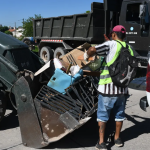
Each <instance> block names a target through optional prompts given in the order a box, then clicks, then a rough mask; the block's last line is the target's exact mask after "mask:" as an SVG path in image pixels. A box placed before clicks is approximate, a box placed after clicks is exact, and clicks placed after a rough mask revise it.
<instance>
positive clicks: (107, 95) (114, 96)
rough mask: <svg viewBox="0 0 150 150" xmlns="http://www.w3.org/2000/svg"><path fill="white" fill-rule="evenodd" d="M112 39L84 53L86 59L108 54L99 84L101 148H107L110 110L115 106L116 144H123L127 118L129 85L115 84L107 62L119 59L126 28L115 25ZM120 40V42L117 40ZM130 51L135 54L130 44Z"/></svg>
mask: <svg viewBox="0 0 150 150" xmlns="http://www.w3.org/2000/svg"><path fill="white" fill-rule="evenodd" d="M110 36H111V37H112V41H110V40H107V41H106V42H104V43H103V44H100V45H97V46H95V47H90V48H89V50H88V51H87V52H86V53H85V54H84V59H85V60H86V59H87V58H88V57H90V56H92V55H94V54H95V53H97V55H106V59H105V62H104V63H103V65H102V70H101V75H100V81H99V86H98V91H99V93H100V94H99V98H98V110H97V121H98V125H99V137H100V140H99V142H98V143H97V144H96V148H97V149H99V150H107V147H106V144H105V142H104V133H105V127H106V123H107V121H108V120H109V116H110V111H111V109H112V108H114V114H115V121H116V132H115V136H114V142H115V145H116V146H119V147H120V146H122V145H123V142H122V141H121V139H120V131H121V128H122V124H123V120H124V119H125V112H124V110H125V103H126V96H125V95H128V87H126V88H121V87H117V86H115V85H114V84H113V82H112V79H111V77H110V75H109V71H108V66H107V64H108V63H109V64H110V63H111V64H112V63H113V62H114V61H115V60H116V59H117V56H118V55H117V54H118V53H120V50H121V48H122V46H121V44H122V45H123V46H124V47H126V43H125V42H123V39H124V38H125V36H126V29H125V28H124V27H123V26H121V25H118V26H115V27H114V28H113V30H112V32H111V34H110ZM117 41H119V42H120V43H121V44H120V43H119V42H117ZM129 51H130V53H131V55H133V51H132V49H131V48H130V46H129Z"/></svg>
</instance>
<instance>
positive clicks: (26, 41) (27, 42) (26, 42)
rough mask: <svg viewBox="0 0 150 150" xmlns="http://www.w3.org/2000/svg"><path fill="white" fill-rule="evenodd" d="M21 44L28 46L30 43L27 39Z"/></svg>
mask: <svg viewBox="0 0 150 150" xmlns="http://www.w3.org/2000/svg"><path fill="white" fill-rule="evenodd" d="M23 42H24V43H25V44H27V45H28V46H29V45H30V44H31V42H30V40H29V39H25V40H24V41H23Z"/></svg>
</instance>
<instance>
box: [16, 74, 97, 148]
mask: <svg viewBox="0 0 150 150" xmlns="http://www.w3.org/2000/svg"><path fill="white" fill-rule="evenodd" d="M95 83H98V81H97V80H96V81H95V78H92V77H90V78H88V77H86V78H83V79H81V80H80V81H78V82H76V83H74V84H73V85H71V86H70V87H69V88H68V89H66V94H65V95H64V94H61V93H59V92H57V91H55V90H54V89H52V88H50V87H48V86H46V85H44V86H43V87H42V88H41V89H40V91H39V92H38V94H37V95H36V97H35V98H34V99H33V98H32V93H31V90H30V86H29V83H28V82H27V80H26V79H25V78H24V77H21V78H19V79H18V80H17V82H16V83H15V84H14V87H13V93H15V99H16V105H17V111H18V118H19V124H20V131H21V136H22V142H23V144H24V145H25V146H28V147H33V148H42V147H45V146H47V145H48V144H50V143H52V142H55V141H58V140H60V139H61V138H63V137H64V136H66V135H67V134H69V133H71V132H72V131H74V130H75V129H77V128H79V127H81V126H82V125H83V124H85V123H86V122H87V121H88V120H90V118H91V117H90V116H91V115H92V114H93V113H94V112H95V111H96V109H97V95H98V94H97V91H96V88H97V85H96V84H95Z"/></svg>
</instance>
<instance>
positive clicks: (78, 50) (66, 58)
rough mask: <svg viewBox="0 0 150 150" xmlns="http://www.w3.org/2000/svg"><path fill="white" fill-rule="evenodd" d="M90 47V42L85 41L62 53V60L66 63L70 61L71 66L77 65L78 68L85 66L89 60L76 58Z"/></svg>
mask: <svg viewBox="0 0 150 150" xmlns="http://www.w3.org/2000/svg"><path fill="white" fill-rule="evenodd" d="M90 47H91V45H90V44H88V43H85V44H83V45H81V46H79V47H77V48H76V49H74V50H72V51H71V52H69V53H67V54H66V55H64V56H63V57H62V60H63V61H64V62H66V63H72V65H73V66H76V65H78V66H79V67H80V68H83V67H85V66H87V65H88V64H89V63H90V62H91V61H85V60H78V57H79V56H81V55H83V54H84V52H85V50H88V49H89V48H90Z"/></svg>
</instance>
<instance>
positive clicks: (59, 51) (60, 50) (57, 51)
mask: <svg viewBox="0 0 150 150" xmlns="http://www.w3.org/2000/svg"><path fill="white" fill-rule="evenodd" d="M66 53H67V51H66V50H65V48H64V47H57V48H56V49H55V51H54V58H59V57H60V56H64V55H65V54H66Z"/></svg>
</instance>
